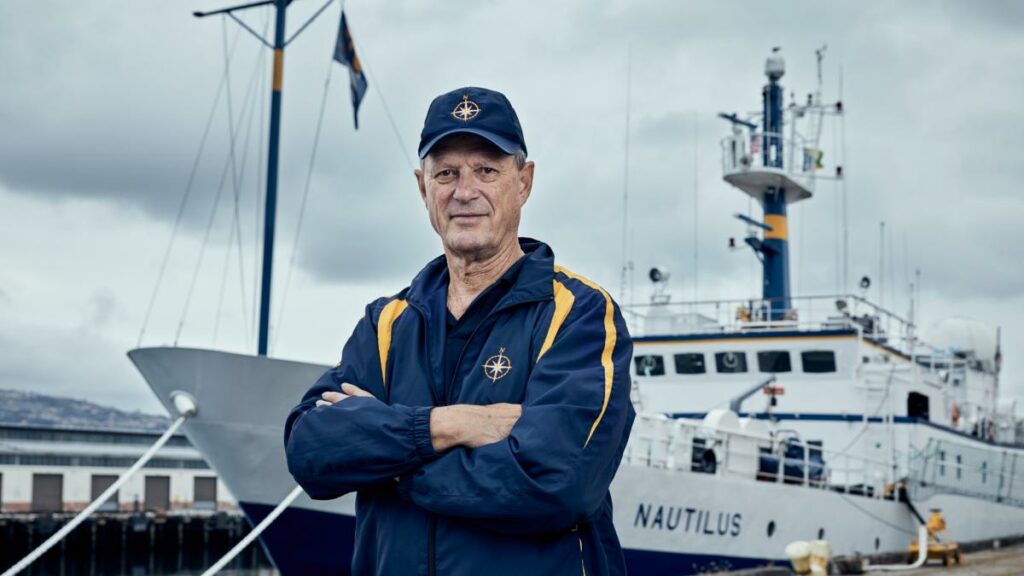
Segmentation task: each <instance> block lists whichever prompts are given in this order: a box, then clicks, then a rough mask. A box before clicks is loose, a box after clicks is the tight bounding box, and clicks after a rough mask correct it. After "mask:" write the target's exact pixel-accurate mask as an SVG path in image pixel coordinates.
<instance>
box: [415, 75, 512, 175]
mask: <svg viewBox="0 0 1024 576" xmlns="http://www.w3.org/2000/svg"><path fill="white" fill-rule="evenodd" d="M457 133H466V134H476V135H477V136H480V137H482V138H486V139H487V140H489V141H490V142H491V143H493V144H494V145H495V146H497V147H498V148H501V150H502V151H503V152H505V153H506V154H515V153H516V152H519V151H522V152H523V154H526V140H525V139H524V138H523V128H522V126H520V125H519V117H518V116H516V111H515V110H514V109H513V108H512V103H511V102H509V101H508V98H505V95H504V94H502V93H501V92H495V91H494V90H488V89H487V88H474V87H466V88H459V89H457V90H452V91H451V92H449V93H447V94H442V95H440V96H438V97H437V98H434V101H433V102H431V103H430V108H429V109H428V110H427V118H426V119H425V120H424V121H423V131H422V132H421V133H420V150H419V155H420V158H425V157H426V156H427V154H428V153H429V152H430V149H431V148H433V147H434V145H435V144H437V143H438V142H440V141H441V139H442V138H444V137H445V136H450V135H452V134H457Z"/></svg>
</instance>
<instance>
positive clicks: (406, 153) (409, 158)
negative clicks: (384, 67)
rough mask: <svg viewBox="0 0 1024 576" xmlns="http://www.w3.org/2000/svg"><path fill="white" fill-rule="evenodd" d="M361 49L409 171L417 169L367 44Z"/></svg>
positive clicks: (372, 83)
mask: <svg viewBox="0 0 1024 576" xmlns="http://www.w3.org/2000/svg"><path fill="white" fill-rule="evenodd" d="M344 7H345V4H344V3H342V9H344ZM359 51H360V52H361V53H362V55H361V56H360V57H359V59H360V60H361V61H362V62H363V72H365V73H366V75H367V76H368V77H369V78H370V85H371V86H374V87H375V89H374V92H376V93H377V96H378V97H379V98H380V104H381V107H383V108H384V115H385V116H386V117H387V119H388V123H389V124H390V125H391V132H392V133H394V135H395V143H397V144H398V148H399V150H401V152H402V157H403V158H405V162H406V164H408V165H409V171H410V172H412V171H413V170H415V169H416V165H415V163H413V160H412V156H409V148H407V147H406V146H405V142H403V141H402V132H401V131H400V130H399V129H398V123H397V122H395V117H394V116H392V115H391V107H390V106H388V101H387V99H385V98H384V89H383V88H382V87H381V84H380V82H378V81H377V78H376V77H375V76H374V75H373V67H372V66H370V65H369V63H368V61H367V59H366V45H365V44H360V45H359Z"/></svg>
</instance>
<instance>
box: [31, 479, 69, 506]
mask: <svg viewBox="0 0 1024 576" xmlns="http://www.w3.org/2000/svg"><path fill="white" fill-rule="evenodd" d="M63 509H64V475H63V474H33V475H32V511H33V512H60V511H62V510H63Z"/></svg>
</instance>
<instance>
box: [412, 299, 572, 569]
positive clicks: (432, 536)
mask: <svg viewBox="0 0 1024 576" xmlns="http://www.w3.org/2000/svg"><path fill="white" fill-rule="evenodd" d="M533 301H534V300H531V299H527V300H521V301H518V302H516V301H513V302H507V303H504V304H503V305H502V303H500V302H499V305H498V306H496V307H495V308H494V309H493V310H491V311H490V312H489V313H488V314H487V315H486V316H484V318H483V320H481V321H480V323H479V324H477V325H476V327H475V328H473V331H472V332H471V333H470V334H469V338H467V339H466V345H465V346H463V347H462V351H461V352H459V359H458V361H457V362H456V363H455V374H456V376H457V375H458V373H459V368H460V367H462V360H463V358H464V357H465V355H466V348H469V343H470V342H471V341H472V340H473V338H475V337H476V333H477V332H478V331H479V330H480V327H481V326H483V325H484V323H485V322H487V321H488V320H490V318H491V316H493V315H495V314H497V313H498V312H501V311H503V310H505V309H507V308H511V307H513V306H518V305H519V304H525V303H528V302H533ZM536 301H538V302H539V301H540V299H537V300H536ZM411 305H412V308H413V309H414V310H416V311H417V312H419V314H420V316H421V317H422V318H423V320H424V322H426V320H427V314H426V311H425V310H423V309H421V308H420V307H419V306H417V305H415V304H411ZM426 344H427V347H428V348H427V357H428V358H430V357H431V356H430V348H429V346H430V338H427V343H426ZM431 373H433V368H431ZM431 378H433V376H431ZM454 383H455V382H454V380H453V381H452V382H450V383H448V386H446V387H445V390H444V402H445V404H448V403H450V402H451V400H450V396H451V391H452V389H453V388H454ZM580 565H581V566H582V565H583V540H582V539H581V540H580ZM436 574H437V516H434V515H431V516H430V532H428V533H427V575H428V576H436ZM583 576H587V569H586V567H584V568H583Z"/></svg>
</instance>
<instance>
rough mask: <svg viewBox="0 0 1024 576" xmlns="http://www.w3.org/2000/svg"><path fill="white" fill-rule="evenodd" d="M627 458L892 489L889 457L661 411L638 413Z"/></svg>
mask: <svg viewBox="0 0 1024 576" xmlns="http://www.w3.org/2000/svg"><path fill="white" fill-rule="evenodd" d="M623 463H624V464H625V465H629V466H640V467H646V468H653V469H661V470H666V471H671V472H676V473H692V474H709V475H715V476H723V477H730V478H738V479H743V480H749V481H752V482H756V481H760V482H775V483H780V484H788V485H796V486H804V487H807V488H813V489H824V490H834V491H839V492H844V493H849V494H854V495H860V496H867V497H874V498H882V497H886V496H889V495H891V493H892V491H891V490H887V488H886V485H887V483H888V481H889V480H890V476H891V474H890V469H891V467H890V466H889V465H888V464H886V463H885V462H882V461H877V460H872V459H868V458H863V457H859V456H854V455H851V454H849V453H836V452H832V451H829V450H824V449H823V448H822V447H821V446H820V445H815V444H812V443H809V442H803V441H800V440H799V439H797V438H795V437H781V436H780V437H773V436H772V435H770V434H761V433H756V432H749V431H745V430H722V429H715V428H711V427H709V426H706V425H705V424H704V423H703V421H700V420H692V419H686V418H669V417H668V416H665V415H663V414H651V413H643V414H639V415H637V418H636V421H635V422H634V425H633V432H632V434H631V435H630V439H629V442H628V443H627V445H626V450H625V453H624V455H623Z"/></svg>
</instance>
